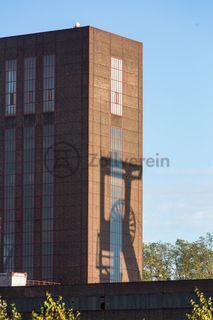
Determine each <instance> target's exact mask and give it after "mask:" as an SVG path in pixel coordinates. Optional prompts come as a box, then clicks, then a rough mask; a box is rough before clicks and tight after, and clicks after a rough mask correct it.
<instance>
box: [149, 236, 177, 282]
mask: <svg viewBox="0 0 213 320" xmlns="http://www.w3.org/2000/svg"><path fill="white" fill-rule="evenodd" d="M143 257H144V260H143V263H144V279H145V280H147V281H152V280H168V279H171V278H172V276H173V260H174V259H173V246H172V245H171V244H170V243H162V242H153V243H149V244H145V245H144V249H143Z"/></svg>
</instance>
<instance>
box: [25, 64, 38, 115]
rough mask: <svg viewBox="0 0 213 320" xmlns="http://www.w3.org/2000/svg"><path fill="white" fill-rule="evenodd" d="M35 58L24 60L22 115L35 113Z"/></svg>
mask: <svg viewBox="0 0 213 320" xmlns="http://www.w3.org/2000/svg"><path fill="white" fill-rule="evenodd" d="M35 86H36V58H25V59H24V113H34V112H35Z"/></svg>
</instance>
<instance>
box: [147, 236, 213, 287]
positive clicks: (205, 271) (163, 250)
mask: <svg viewBox="0 0 213 320" xmlns="http://www.w3.org/2000/svg"><path fill="white" fill-rule="evenodd" d="M143 261H144V280H147V281H151V280H167V279H171V280H180V279H209V278H213V235H211V234H210V233H207V234H206V237H200V238H199V239H198V240H197V241H195V242H188V241H185V240H182V239H177V241H176V243H175V244H174V245H172V244H170V243H162V242H153V243H148V244H144V248H143Z"/></svg>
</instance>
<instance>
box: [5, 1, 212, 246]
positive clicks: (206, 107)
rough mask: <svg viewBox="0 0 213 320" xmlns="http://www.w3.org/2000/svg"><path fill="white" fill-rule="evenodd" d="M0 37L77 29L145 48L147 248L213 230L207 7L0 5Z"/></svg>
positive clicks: (110, 3)
mask: <svg viewBox="0 0 213 320" xmlns="http://www.w3.org/2000/svg"><path fill="white" fill-rule="evenodd" d="M0 12H1V20H0V37H3V36H9V35H16V34H24V33H31V32H38V31H48V30H55V29H63V28H69V27H72V26H73V24H74V23H75V22H76V21H80V22H81V25H92V26H95V27H98V28H101V29H105V30H107V31H111V32H114V33H118V34H120V35H123V36H126V37H130V38H133V39H137V40H139V41H142V42H144V157H155V155H156V153H159V154H160V156H162V157H168V158H169V159H170V167H169V168H149V167H146V166H145V167H144V227H143V229H144V240H145V242H151V241H160V240H161V241H169V242H174V241H175V240H176V239H177V238H183V239H186V240H189V241H194V240H196V239H197V238H198V237H199V236H201V235H205V233H206V232H212V229H213V163H212V159H213V151H212V137H213V126H212V121H213V41H212V38H213V37H212V36H213V19H212V14H213V2H212V0H203V1H201V0H193V1H192V0H187V1H184V0H161V1H159V0H137V1H134V0H133V1H126V2H125V1H121V0H117V1H112V0H108V1H85V0H84V1H80V2H79V1H72V0H69V1H68V0H60V1H55V0H51V1H50V0H45V1H41V0H36V1H35V0H34V1H32V0H28V1H26V0H12V1H3V0H0Z"/></svg>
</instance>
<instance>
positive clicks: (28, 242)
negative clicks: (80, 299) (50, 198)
mask: <svg viewBox="0 0 213 320" xmlns="http://www.w3.org/2000/svg"><path fill="white" fill-rule="evenodd" d="M34 168H35V129H34V128H33V127H28V128H24V168H23V270H24V271H26V272H27V273H28V276H29V277H30V278H31V279H32V278H33V255H34V250H33V247H34V179H35V177H34V171H35V169H34Z"/></svg>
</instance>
